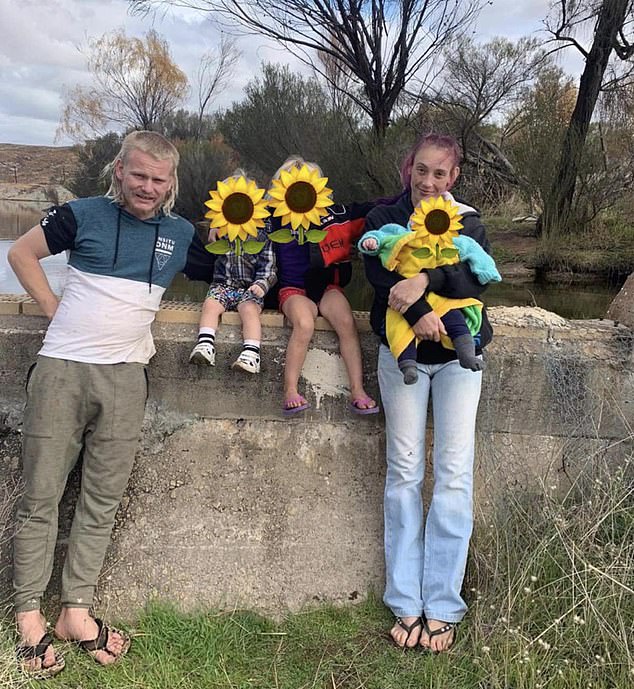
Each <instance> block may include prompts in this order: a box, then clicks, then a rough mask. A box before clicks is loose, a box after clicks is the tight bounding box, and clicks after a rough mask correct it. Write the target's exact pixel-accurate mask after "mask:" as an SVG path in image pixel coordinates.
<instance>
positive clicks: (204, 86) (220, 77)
mask: <svg viewBox="0 0 634 689" xmlns="http://www.w3.org/2000/svg"><path fill="white" fill-rule="evenodd" d="M240 55H241V52H240V51H239V50H238V48H237V47H236V41H235V38H232V37H231V36H228V35H227V34H222V38H221V39H220V47H219V48H218V51H217V52H216V51H213V50H210V51H209V52H207V53H205V54H204V55H203V56H202V58H201V60H200V65H199V67H198V73H197V74H196V87H197V93H198V110H197V114H198V128H197V131H196V138H197V139H200V138H201V135H202V130H203V120H204V117H205V114H206V112H207V108H208V107H209V105H210V103H212V102H213V100H214V98H215V96H216V95H217V94H218V92H219V91H221V90H222V89H223V88H224V87H225V86H226V85H227V83H228V81H229V79H231V77H232V76H233V74H234V73H235V69H236V66H237V64H238V60H239V59H240Z"/></svg>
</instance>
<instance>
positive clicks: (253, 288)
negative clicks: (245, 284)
mask: <svg viewBox="0 0 634 689" xmlns="http://www.w3.org/2000/svg"><path fill="white" fill-rule="evenodd" d="M249 292H251V293H252V294H255V296H256V297H260V299H262V297H263V296H264V290H263V289H262V288H261V287H260V285H251V287H249Z"/></svg>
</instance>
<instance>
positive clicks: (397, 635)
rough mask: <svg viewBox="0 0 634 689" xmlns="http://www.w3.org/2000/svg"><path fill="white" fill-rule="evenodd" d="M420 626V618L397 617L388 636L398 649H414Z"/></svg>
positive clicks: (417, 640) (418, 637)
mask: <svg viewBox="0 0 634 689" xmlns="http://www.w3.org/2000/svg"><path fill="white" fill-rule="evenodd" d="M421 624H422V622H421V619H420V617H415V616H414V617H397V618H396V622H395V624H394V626H393V627H392V629H390V636H391V637H392V640H393V641H394V643H395V644H396V645H397V646H398V647H399V648H414V646H416V645H417V644H418V642H419V639H420V633H421Z"/></svg>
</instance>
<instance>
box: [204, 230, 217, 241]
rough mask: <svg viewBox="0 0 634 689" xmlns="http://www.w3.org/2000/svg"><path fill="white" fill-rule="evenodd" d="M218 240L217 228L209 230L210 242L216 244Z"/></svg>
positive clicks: (208, 238)
mask: <svg viewBox="0 0 634 689" xmlns="http://www.w3.org/2000/svg"><path fill="white" fill-rule="evenodd" d="M216 239H218V230H217V229H216V228H215V227H210V228H209V234H208V235H207V241H208V242H215V241H216Z"/></svg>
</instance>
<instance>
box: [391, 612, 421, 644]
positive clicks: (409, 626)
mask: <svg viewBox="0 0 634 689" xmlns="http://www.w3.org/2000/svg"><path fill="white" fill-rule="evenodd" d="M396 624H397V625H398V626H399V627H400V628H401V629H403V630H404V631H406V632H407V636H406V637H405V641H404V642H403V644H402V645H401V644H399V643H397V642H396V639H395V638H394V637H393V636H392V634H390V638H391V639H392V643H393V644H394V645H395V646H396V648H400V649H401V650H402V651H407V650H409V649H411V648H416V646H418V642H416V644H414V646H408V645H407V642H408V641H409V640H410V637H411V636H412V633H413V632H414V630H415V629H417V628H418V627H420V626H422V624H423V620H422V619H421V618H420V617H417V618H416V619H415V620H414V621H413V622H412V623H411V624H407V623H406V622H403V620H402V619H401V618H400V617H397V618H396Z"/></svg>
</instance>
